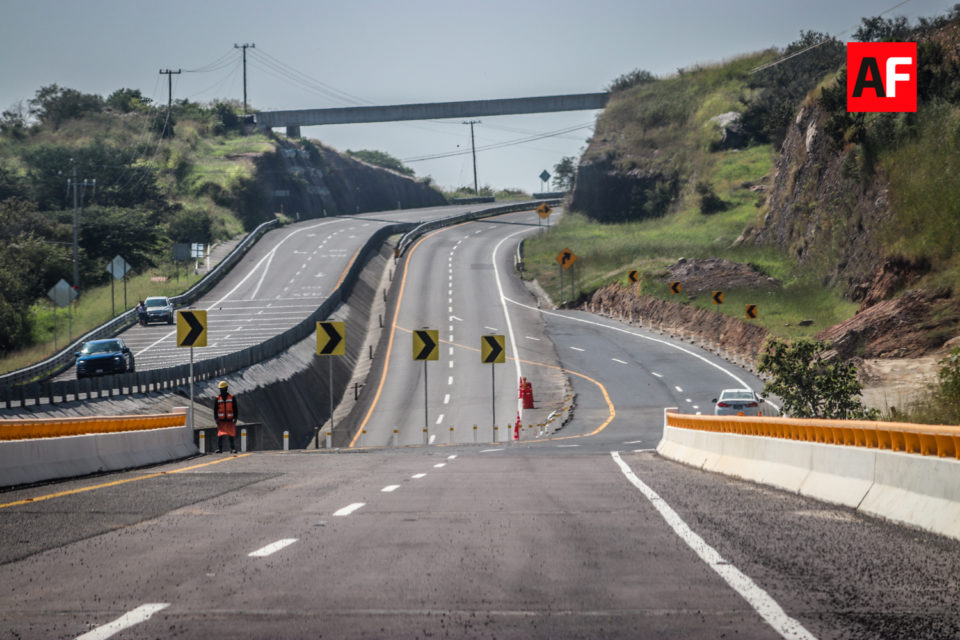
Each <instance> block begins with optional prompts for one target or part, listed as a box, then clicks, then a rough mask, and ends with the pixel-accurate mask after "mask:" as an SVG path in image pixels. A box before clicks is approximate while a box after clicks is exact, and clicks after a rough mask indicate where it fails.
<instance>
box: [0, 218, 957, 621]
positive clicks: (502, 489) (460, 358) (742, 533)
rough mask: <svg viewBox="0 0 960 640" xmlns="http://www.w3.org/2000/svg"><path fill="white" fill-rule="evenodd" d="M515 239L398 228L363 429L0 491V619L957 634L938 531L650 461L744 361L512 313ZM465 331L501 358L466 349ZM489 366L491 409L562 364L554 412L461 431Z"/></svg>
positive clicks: (524, 307) (562, 316)
mask: <svg viewBox="0 0 960 640" xmlns="http://www.w3.org/2000/svg"><path fill="white" fill-rule="evenodd" d="M535 232H536V222H535V218H533V214H513V215H510V216H503V217H500V218H498V219H497V220H496V221H484V222H474V223H469V224H465V225H461V226H458V227H454V228H450V229H445V230H442V231H439V232H437V233H435V234H432V235H430V236H429V237H425V238H424V239H423V240H422V242H421V243H420V244H419V245H417V246H416V247H412V248H411V250H410V251H409V252H408V255H407V258H406V260H405V264H406V272H405V273H403V274H400V273H398V276H399V277H398V278H395V279H394V286H395V287H401V286H402V287H403V288H404V291H403V292H402V294H401V293H400V292H399V290H398V291H397V293H396V295H397V313H396V317H395V320H394V321H393V322H391V325H390V329H391V331H392V335H393V337H394V340H393V347H392V350H391V353H390V354H389V360H388V366H387V367H385V369H386V375H385V376H384V377H383V378H382V380H383V382H382V384H381V382H380V380H376V381H374V380H371V381H369V384H377V385H378V387H380V389H379V394H378V397H377V400H376V402H375V403H371V406H370V410H369V419H368V420H367V422H366V424H365V429H366V430H367V436H366V442H365V444H366V445H368V446H366V447H360V446H359V444H360V443H359V442H357V443H355V444H354V446H353V447H351V448H348V449H344V450H341V451H339V452H333V451H331V452H324V451H323V450H320V451H314V450H305V451H295V452H289V453H281V452H273V453H253V454H245V455H237V456H206V457H200V458H195V459H191V460H186V461H181V462H178V463H173V464H168V465H161V466H159V467H155V468H151V469H143V470H138V471H130V472H124V473H119V474H110V475H107V476H102V477H93V478H85V479H79V480H73V481H68V482H60V483H55V484H51V485H44V486H36V487H30V488H24V489H19V490H15V491H7V492H4V493H0V536H2V538H0V539H2V540H4V543H3V544H2V545H0V585H3V587H0V638H2V637H12V638H77V637H84V638H85V640H91V639H92V638H107V637H111V638H121V639H123V638H127V639H130V638H143V637H164V638H176V637H183V638H195V637H204V638H237V637H242V638H277V637H283V638H317V637H328V638H425V637H452V638H638V637H639V638H648V637H649V638H675V637H680V636H683V637H689V638H720V637H739V638H777V637H783V638H900V637H910V638H945V637H957V636H958V635H960V612H958V611H957V609H956V602H957V601H958V598H960V593H958V592H960V582H958V580H957V579H956V576H957V575H958V574H960V553H958V551H960V543H957V542H955V541H952V540H948V539H946V538H942V537H938V536H935V535H931V534H926V533H923V532H920V531H915V530H912V529H908V528H905V527H900V526H896V525H893V524H890V523H887V522H883V521H880V520H877V519H872V518H869V517H865V516H863V515H860V514H858V513H857V512H855V511H853V510H850V509H845V508H839V507H834V506H831V505H827V504H824V503H820V502H817V501H814V500H810V499H806V498H803V497H801V496H797V495H794V494H790V493H786V492H782V491H777V490H773V489H769V488H766V487H762V486H758V485H753V484H751V483H746V482H741V481H737V480H733V479H730V478H727V477H724V476H720V475H716V474H710V473H705V472H702V471H699V470H698V469H693V468H688V467H685V466H683V465H680V464H677V463H674V462H671V461H668V460H664V459H662V458H660V457H659V456H657V455H656V454H655V453H653V452H652V451H651V450H652V449H653V448H654V447H655V446H656V443H657V441H658V440H659V436H660V431H661V425H662V420H663V417H662V414H663V408H664V407H665V406H679V407H682V408H685V409H686V410H690V411H698V410H700V411H705V412H706V411H709V410H710V400H711V398H713V397H715V395H716V393H717V392H718V391H719V390H720V389H721V388H724V387H730V386H740V385H741V384H746V385H749V386H752V387H754V388H760V383H759V381H758V380H756V379H755V378H753V377H752V376H750V374H749V373H747V372H745V371H743V370H741V369H739V368H736V367H734V366H732V365H730V364H729V363H726V362H724V361H722V360H720V359H718V358H717V357H715V356H713V355H712V354H709V353H706V352H704V351H702V350H700V349H698V348H696V347H694V346H692V345H690V344H685V343H681V342H676V341H672V340H670V339H668V338H665V337H663V336H661V335H659V334H657V333H652V332H650V331H648V330H645V329H639V328H637V327H632V326H628V325H625V324H622V323H619V322H617V321H614V320H611V319H608V318H602V317H598V316H595V315H592V314H586V313H582V312H571V311H554V310H547V309H545V308H544V309H537V306H536V305H537V303H536V300H535V298H533V297H532V296H531V295H530V294H529V293H527V292H526V289H525V288H524V287H523V286H522V285H521V284H520V283H519V281H518V280H517V279H516V276H515V275H514V273H513V271H512V254H513V251H514V250H515V245H516V242H517V241H518V240H519V239H520V238H521V237H522V236H523V235H524V234H526V233H535ZM285 253H287V254H288V255H289V253H290V252H285ZM263 255H266V254H262V255H260V257H259V258H257V257H255V256H251V257H249V258H248V259H247V261H245V262H244V263H243V266H244V267H246V268H247V271H246V272H245V271H244V269H243V268H241V269H240V270H239V271H240V273H248V272H249V271H250V270H249V266H248V265H249V264H255V261H256V260H260V259H263ZM277 255H278V256H279V255H280V253H279V252H278V254H277ZM294 255H296V254H294ZM251 261H253V262H252V263H251ZM238 277H239V276H238ZM252 279H253V278H252V277H251V280H252ZM238 282H239V281H235V282H234V284H233V286H237V284H238ZM265 283H267V284H268V285H269V289H265V291H269V292H271V293H273V294H274V295H277V294H278V290H277V289H278V287H280V285H282V284H283V283H284V280H282V279H278V280H275V281H274V280H271V281H266V280H265ZM238 291H239V289H238ZM246 295H248V296H249V290H248V293H247V294H246ZM394 325H395V326H394ZM424 326H427V327H430V328H435V329H438V330H439V331H440V337H441V339H442V341H443V342H441V344H440V359H439V360H437V361H435V362H428V363H427V371H428V377H427V386H426V388H427V391H428V393H427V399H428V402H427V416H428V420H427V426H428V428H429V429H431V430H432V431H428V438H429V437H430V436H431V435H432V436H436V437H435V438H434V443H433V445H429V446H423V445H421V444H420V443H421V442H422V438H423V433H422V429H423V426H424V415H423V389H424V386H423V378H422V372H423V366H424V365H423V363H422V362H413V359H412V347H411V340H412V338H411V335H410V333H409V332H410V331H413V330H416V329H419V328H421V327H424ZM451 327H452V328H451ZM485 333H498V334H504V335H506V336H507V355H508V358H513V359H512V360H511V359H508V360H507V362H506V363H505V364H502V365H484V364H481V363H480V362H479V353H478V350H479V336H480V335H482V334H485ZM511 334H512V337H511ZM385 357H386V356H385ZM492 366H493V367H497V369H496V376H497V377H496V383H497V386H496V389H497V414H498V415H497V416H496V418H499V417H500V416H501V415H502V416H503V419H504V420H507V419H508V418H511V417H513V416H515V414H516V411H517V393H516V392H517V388H516V379H517V376H518V375H524V376H527V377H530V378H531V379H532V380H533V381H534V388H535V392H536V391H537V390H542V393H541V394H539V395H540V399H538V405H540V407H538V409H535V410H532V411H528V412H525V417H536V418H539V417H540V416H542V415H543V412H545V411H547V408H548V407H553V406H556V405H559V404H561V403H562V400H563V398H562V396H563V394H564V391H565V388H566V384H567V381H569V384H570V385H571V386H572V388H573V390H574V391H575V392H576V404H575V406H574V407H573V409H572V415H571V419H570V421H569V422H568V423H567V424H566V425H565V426H563V428H562V429H560V430H559V431H557V432H556V433H553V434H551V435H550V436H549V437H536V435H535V434H530V433H525V434H524V436H523V437H522V438H521V440H520V441H519V442H516V443H509V442H504V441H502V440H503V438H502V437H501V438H500V439H499V441H497V442H494V441H493V437H492V433H491V432H490V431H488V433H487V436H486V438H482V437H481V438H479V440H480V441H479V442H478V443H477V444H474V443H473V430H472V426H473V424H474V423H476V424H477V425H478V427H483V428H486V429H491V430H492V425H491V424H490V422H491V420H492V419H494V416H492V415H491V413H490V412H491V407H490V400H491V398H490V395H489V394H490V385H491V380H490V371H489V369H490V367H492ZM554 367H562V368H563V370H564V371H565V373H563V372H560V371H559V369H556V368H554ZM448 396H449V400H448V399H447V397H448ZM501 406H502V407H503V408H502V409H501ZM504 412H507V413H506V415H504ZM441 413H442V414H443V418H442V419H440V415H441ZM511 414H512V415H511ZM449 426H454V427H455V431H454V440H455V443H454V444H452V445H450V444H446V443H445V442H444V440H445V437H448V433H447V432H448V428H449ZM395 428H396V429H398V431H399V432H400V434H399V435H400V438H401V442H400V444H402V445H404V446H401V447H394V446H392V444H393V443H391V442H390V438H391V437H392V431H393V429H395ZM414 445H417V446H414ZM83 634H89V635H86V636H84V635H83Z"/></svg>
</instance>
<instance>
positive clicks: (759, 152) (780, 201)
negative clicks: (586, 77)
mask: <svg viewBox="0 0 960 640" xmlns="http://www.w3.org/2000/svg"><path fill="white" fill-rule="evenodd" d="M955 14H956V12H954V13H953V14H950V15H948V16H945V17H940V18H936V19H932V20H922V21H921V22H920V23H919V24H918V25H915V26H910V25H907V24H906V23H905V21H903V20H901V19H892V20H883V19H880V18H876V19H865V20H864V21H863V25H862V27H861V29H860V30H859V31H858V36H859V37H862V38H864V39H874V40H879V39H911V38H912V39H916V40H917V41H918V42H919V51H920V69H919V77H920V90H919V94H920V95H919V102H920V106H919V110H918V112H917V113H916V114H848V113H846V109H845V105H844V102H843V100H844V98H843V96H844V94H843V86H842V84H841V83H840V80H841V79H842V78H843V77H844V73H845V72H844V64H845V58H844V47H843V44H842V43H840V42H838V41H836V40H833V39H831V38H826V37H825V36H823V35H821V34H813V33H803V34H801V38H800V40H798V41H797V42H795V43H793V44H791V45H789V46H788V47H786V48H785V49H784V50H770V51H764V52H759V53H755V54H748V55H744V56H742V57H740V58H737V59H734V60H730V61H727V62H723V63H719V64H716V65H712V66H703V67H698V68H694V69H685V70H681V71H680V72H679V73H678V74H676V75H674V76H671V77H667V78H655V77H653V76H651V75H650V74H646V73H643V72H635V73H634V74H631V75H630V76H625V77H624V78H621V79H618V81H617V82H615V83H614V86H613V93H612V95H611V99H610V102H609V104H608V106H607V108H606V110H605V111H604V112H603V114H602V115H601V116H600V118H599V119H598V122H597V127H596V132H595V135H594V137H593V139H592V141H591V142H590V144H589V146H588V148H587V149H586V151H585V152H584V154H583V156H582V157H581V159H580V163H579V167H578V172H577V177H576V184H575V187H574V189H573V191H572V193H571V197H570V203H569V204H570V209H571V210H572V211H573V215H571V216H569V217H567V219H565V220H564V221H563V222H562V223H561V224H560V225H558V226H557V228H556V229H555V233H554V234H551V236H547V237H545V238H541V239H538V240H536V241H533V242H531V243H529V246H528V251H529V252H530V254H531V256H532V259H531V258H528V263H531V265H532V266H533V270H534V274H533V275H534V276H535V277H537V278H538V279H539V280H540V281H541V283H542V284H544V285H545V286H546V288H547V290H548V291H550V292H551V294H559V286H558V285H559V274H558V272H557V271H556V265H555V263H552V259H553V256H554V255H555V253H556V251H557V250H558V248H562V247H560V245H563V246H569V248H570V249H572V250H573V251H574V252H575V253H577V255H578V256H579V257H580V260H579V261H578V263H577V267H579V269H580V273H579V274H578V275H577V280H578V283H577V291H576V292H575V294H573V295H572V296H571V295H570V294H569V293H568V294H567V295H565V296H564V297H565V298H566V299H567V300H569V299H570V298H571V297H572V298H574V299H576V300H580V301H584V300H586V299H587V298H588V297H589V296H590V295H592V293H593V292H594V291H597V290H598V289H600V288H603V287H605V286H608V285H611V284H613V283H618V282H619V283H624V282H625V281H626V278H625V275H626V272H627V271H629V270H631V269H638V270H639V271H640V273H641V279H642V283H641V289H642V292H643V294H645V295H650V296H653V297H657V298H661V299H670V298H671V295H670V293H669V292H668V288H667V284H668V282H669V281H671V278H674V277H676V276H675V275H674V274H675V269H676V266H677V264H678V261H681V259H683V260H684V261H693V262H694V263H696V261H698V260H707V259H715V258H724V259H727V260H729V261H731V262H734V263H740V264H749V265H750V266H752V267H753V268H755V269H756V271H757V273H758V274H760V275H761V276H762V278H760V279H758V281H757V283H756V284H755V285H751V286H743V285H742V284H740V283H737V282H735V281H734V282H732V283H727V282H725V280H724V279H723V278H722V277H721V278H720V279H719V280H717V281H716V282H715V283H714V284H713V285H709V284H708V285H705V288H701V289H700V290H698V291H694V290H690V289H689V288H688V289H687V290H686V291H685V294H686V295H684V296H683V298H684V299H683V301H684V302H687V303H690V304H692V305H694V306H701V307H706V308H710V307H711V306H713V307H715V306H716V305H712V304H711V303H710V301H709V295H704V292H706V293H707V294H709V293H710V290H713V289H720V288H723V289H724V290H725V292H726V294H727V295H726V304H724V305H723V307H721V308H720V309H719V310H721V311H722V312H725V313H728V314H730V315H733V316H741V317H742V313H743V311H742V309H743V306H742V304H741V303H743V304H748V303H754V304H757V305H758V308H759V311H760V313H759V318H758V320H757V324H759V325H760V326H763V327H764V328H765V329H767V330H768V331H769V332H771V333H773V334H777V335H782V336H786V337H796V336H802V335H807V336H813V335H816V334H818V333H821V332H824V333H822V335H823V336H829V337H830V338H832V339H833V340H834V341H835V342H837V344H838V347H839V348H840V349H841V351H842V353H841V355H843V356H844V357H853V356H867V357H875V356H881V357H882V356H904V355H922V354H925V353H931V352H934V351H936V350H937V349H938V348H940V347H942V345H943V344H944V343H945V342H946V341H948V340H949V339H951V338H952V337H953V336H955V335H957V334H958V333H960V312H958V309H960V307H958V305H957V302H956V298H955V296H956V292H958V291H960V263H958V254H957V251H956V249H955V247H957V246H958V242H957V241H958V240H960V238H956V237H955V236H956V235H957V234H958V233H960V225H958V224H957V223H958V216H960V207H958V206H957V204H956V203H957V202H958V201H960V199H958V198H960V178H958V172H957V171H956V170H955V169H954V165H956V164H957V163H958V162H960V155H958V153H957V151H956V149H957V146H956V139H957V133H956V131H958V130H960V129H958V128H957V123H958V122H960V99H958V98H960V88H958V87H960V84H958V83H960V63H958V60H960V48H958V46H960V45H958V43H960V26H958V23H960V20H958V16H957V15H955ZM818 42H822V44H820V45H819V46H816V47H813V48H811V46H812V45H814V44H816V43H818ZM797 52H802V53H800V54H799V55H796V56H794V57H790V56H791V54H793V53H797ZM773 61H777V63H776V64H773V65H770V63H771V62H773ZM567 291H568V292H569V291H570V288H569V287H568V288H567ZM908 292H909V294H910V295H909V297H907V298H905V299H904V301H903V302H902V303H899V304H890V303H888V304H886V305H885V306H884V307H883V310H882V311H878V313H877V319H876V323H875V324H877V325H878V326H880V327H883V326H891V325H897V324H899V325H902V324H903V323H908V324H910V326H911V332H909V334H908V333H907V332H903V333H904V335H905V336H907V335H909V338H907V339H906V340H905V341H897V340H893V339H891V338H890V337H889V336H886V337H881V334H886V333H888V331H887V330H884V329H878V330H877V332H876V333H877V335H873V333H872V331H873V330H872V329H871V328H870V326H871V322H870V321H868V320H865V321H863V322H860V323H853V324H852V325H851V324H850V323H846V324H844V325H843V326H845V327H848V328H849V330H851V331H857V332H858V333H857V336H854V337H851V336H849V335H847V334H846V333H844V332H843V331H844V330H843V328H842V327H841V328H839V329H833V327H835V326H837V325H840V324H841V323H845V322H846V321H847V320H848V319H849V318H850V317H851V316H853V315H854V314H858V315H862V316H863V318H864V319H868V318H870V315H871V314H870V311H869V310H870V308H872V307H874V306H876V305H877V304H878V303H880V302H883V301H889V300H891V299H901V298H903V297H904V296H905V295H906V294H907V293H908ZM714 310H716V309H714ZM828 330H829V331H828ZM838 331H839V332H840V333H838ZM900 342H904V343H903V344H901V343H900Z"/></svg>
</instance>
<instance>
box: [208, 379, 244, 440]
mask: <svg viewBox="0 0 960 640" xmlns="http://www.w3.org/2000/svg"><path fill="white" fill-rule="evenodd" d="M217 386H218V387H219V388H220V395H219V396H217V399H216V402H214V404H213V417H214V419H215V420H216V421H217V453H221V452H222V451H223V437H224V436H227V437H229V438H230V453H236V452H237V446H236V444H234V438H236V437H237V415H238V414H237V399H236V398H234V397H233V396H232V395H230V393H229V392H228V391H227V381H226V380H221V381H220V384H218V385H217Z"/></svg>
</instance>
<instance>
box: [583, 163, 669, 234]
mask: <svg viewBox="0 0 960 640" xmlns="http://www.w3.org/2000/svg"><path fill="white" fill-rule="evenodd" d="M679 188H680V179H679V177H678V176H676V175H665V174H663V173H661V172H658V171H653V170H641V169H632V170H629V171H624V170H621V169H617V168H616V167H615V165H614V162H613V160H612V159H611V158H610V157H601V158H595V159H593V160H590V161H588V162H586V163H584V164H581V165H580V166H579V167H578V168H577V178H576V183H575V186H574V189H573V193H572V194H571V202H570V207H571V208H572V209H573V210H575V211H581V212H583V213H584V214H586V215H587V216H589V217H590V218H593V219H595V220H599V221H601V222H626V221H629V220H640V219H642V218H650V217H657V216H661V215H663V214H664V213H666V209H667V206H668V205H669V204H670V202H671V201H672V200H673V199H674V198H676V196H677V192H678V190H679Z"/></svg>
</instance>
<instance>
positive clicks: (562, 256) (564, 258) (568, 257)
mask: <svg viewBox="0 0 960 640" xmlns="http://www.w3.org/2000/svg"><path fill="white" fill-rule="evenodd" d="M555 260H556V261H557V264H559V265H560V304H561V305H562V304H563V303H564V298H563V272H564V271H566V270H567V269H569V268H570V267H572V266H573V263H574V262H576V261H577V254H575V253H574V252H573V251H570V249H564V250H563V251H561V252H560V253H558V254H557V257H556V258H555ZM571 279H572V281H573V284H576V277H575V276H572V278H571Z"/></svg>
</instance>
